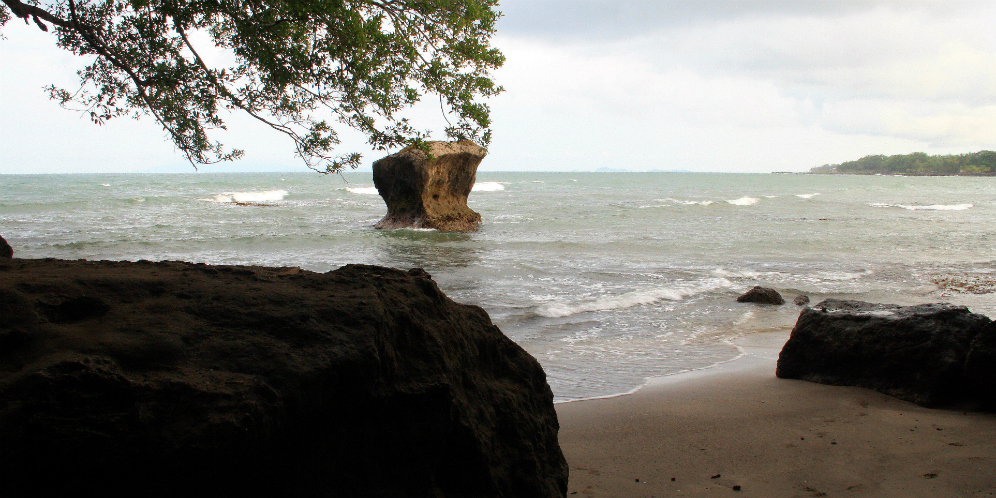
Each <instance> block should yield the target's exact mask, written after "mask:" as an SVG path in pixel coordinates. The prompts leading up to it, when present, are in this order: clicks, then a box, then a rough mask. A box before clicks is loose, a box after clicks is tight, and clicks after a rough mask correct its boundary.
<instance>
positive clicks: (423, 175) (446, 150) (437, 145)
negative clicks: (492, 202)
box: [373, 142, 487, 232]
mask: <svg viewBox="0 0 996 498" xmlns="http://www.w3.org/2000/svg"><path fill="white" fill-rule="evenodd" d="M428 147H429V154H431V156H432V157H431V159H430V156H429V155H427V154H426V153H425V151H423V150H422V149H420V148H418V147H415V146H411V147H408V148H406V149H404V150H402V151H401V152H398V153H397V154H393V155H390V156H387V157H385V158H383V159H380V160H378V161H376V162H374V163H373V180H374V185H375V186H376V187H377V192H379V193H380V196H381V197H383V198H384V202H385V203H386V204H387V215H386V216H384V218H383V219H381V220H380V221H379V222H378V223H377V225H376V227H377V228H384V229H394V228H435V229H437V230H442V231H447V232H472V231H474V230H477V227H478V226H479V225H480V224H481V215H480V214H478V213H476V212H475V211H474V210H472V209H470V208H469V207H467V197H468V196H469V195H470V191H471V190H472V189H473V188H474V182H475V181H476V178H477V167H478V166H479V165H480V164H481V161H482V160H483V159H484V156H485V155H487V152H486V151H485V150H484V149H482V148H481V147H479V146H477V145H476V144H474V143H473V142H456V143H452V142H428Z"/></svg>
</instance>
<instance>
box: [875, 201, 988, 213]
mask: <svg viewBox="0 0 996 498" xmlns="http://www.w3.org/2000/svg"><path fill="white" fill-rule="evenodd" d="M870 206H871V207H880V208H893V207H894V208H901V209H908V210H910V211H965V210H967V209H972V208H973V207H975V205H974V204H932V205H930V206H917V205H911V204H886V203H884V202H876V203H874V204H870Z"/></svg>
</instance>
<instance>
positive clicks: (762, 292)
mask: <svg viewBox="0 0 996 498" xmlns="http://www.w3.org/2000/svg"><path fill="white" fill-rule="evenodd" d="M737 302H738V303H758V304H776V305H778V304H785V299H784V298H783V297H782V295H781V294H779V293H778V291H776V290H775V289H769V288H767V287H761V286H759V285H758V286H755V287H754V288H753V289H751V290H749V291H747V292H745V293H744V294H743V295H741V296H740V297H738V298H737Z"/></svg>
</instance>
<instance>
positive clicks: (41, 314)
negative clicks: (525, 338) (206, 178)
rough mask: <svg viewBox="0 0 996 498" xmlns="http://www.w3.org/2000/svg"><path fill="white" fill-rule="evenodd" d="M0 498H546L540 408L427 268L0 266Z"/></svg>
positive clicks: (547, 427) (563, 474)
mask: <svg viewBox="0 0 996 498" xmlns="http://www.w3.org/2000/svg"><path fill="white" fill-rule="evenodd" d="M0 392H2V393H3V395H2V396H0V448H2V451H0V468H2V469H3V470H2V477H0V496H5V497H18V496H69V495H73V496H75V495H79V496H87V495H95V496H364V497H381V496H383V497H423V496H431V497H448V496H458V497H496V496H504V497H519V496H530V497H533V496H535V497H552V496H564V495H565V494H566V486H567V473H568V468H567V464H566V462H565V460H564V457H563V454H562V453H561V451H560V447H559V445H558V442H557V431H558V423H557V415H556V412H555V411H554V407H553V395H552V393H551V391H550V388H549V385H548V384H547V382H546V376H545V374H544V373H543V371H542V369H541V368H540V366H539V364H538V363H537V362H536V360H535V359H533V358H532V357H531V356H530V355H529V354H528V353H526V352H525V351H524V350H522V349H521V348H520V347H519V346H518V345H516V344H515V343H514V342H512V341H511V340H510V339H508V338H507V337H506V336H505V335H504V334H502V333H501V331H500V330H498V328H497V327H495V326H494V325H493V324H492V323H491V320H490V319H489V317H488V315H487V313H485V312H484V310H482V309H480V308H478V307H476V306H467V305H461V304H457V303H455V302H453V301H451V300H450V299H449V298H447V297H446V296H445V295H443V293H442V292H440V290H439V289H438V287H437V286H436V284H435V283H434V282H433V281H432V280H431V278H430V277H429V275H428V274H426V273H425V272H424V271H422V270H419V269H415V270H411V271H408V272H403V271H400V270H393V269H387V268H380V267H371V266H346V267H343V268H340V269H339V270H335V271H332V272H329V273H325V274H318V273H312V272H308V271H302V270H300V269H298V268H257V267H237V266H206V265H202V264H189V263H178V262H163V263H151V262H141V261H140V262H137V263H129V262H87V261H61V260H24V259H12V260H0Z"/></svg>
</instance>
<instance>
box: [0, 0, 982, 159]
mask: <svg viewBox="0 0 996 498" xmlns="http://www.w3.org/2000/svg"><path fill="white" fill-rule="evenodd" d="M501 10H502V12H503V13H504V17H503V19H502V20H501V22H500V24H499V35H498V37H497V38H496V39H495V40H494V43H495V45H496V46H498V47H499V48H501V49H502V51H503V52H504V53H505V55H506V57H507V58H508V61H507V63H506V65H505V67H503V68H502V69H500V70H499V71H498V72H497V73H496V77H497V79H498V81H499V83H501V84H502V85H503V86H504V87H505V89H506V92H505V93H504V94H502V95H501V96H499V97H497V98H495V99H492V100H491V101H490V104H491V106H492V109H493V118H494V141H493V143H492V146H491V148H490V155H489V156H488V158H486V159H485V161H484V163H482V165H481V170H517V171H558V170H567V171H571V170H595V169H598V168H615V169H629V170H667V171H672V170H682V171H723V172H771V171H806V170H808V169H810V168H812V167H814V166H819V165H822V164H827V163H838V162H842V161H846V160H850V159H857V158H859V157H862V156H865V155H869V154H902V153H909V152H917V151H922V152H927V153H928V154H952V153H963V152H974V151H978V150H982V149H990V150H993V149H996V30H994V29H993V26H996V2H993V1H991V0H984V1H961V0H942V1H915V0H913V1H885V0H882V1H876V0H843V1H833V0H822V1H808V0H769V1H765V0H757V1H750V2H747V1H734V0H656V1H652V0H504V1H503V2H501ZM3 34H4V35H5V36H6V38H7V39H6V40H3V41H0V116H2V119H0V173H48V172H132V171H145V170H149V169H150V168H156V169H159V170H169V169H171V168H172V169H178V170H180V171H187V170H191V171H192V168H191V167H190V166H189V165H188V164H185V163H184V161H183V157H182V155H180V154H179V153H178V152H176V151H175V150H174V148H173V146H172V145H171V144H170V143H168V142H165V141H164V136H163V132H162V131H161V130H160V129H159V128H158V127H157V126H156V124H155V123H154V122H152V121H151V120H146V121H137V122H136V121H132V120H119V121H117V122H111V123H109V124H107V125H105V126H102V127H98V126H95V125H92V124H90V123H89V121H88V120H87V119H86V118H85V117H83V116H81V115H79V114H78V113H74V112H70V111H65V110H62V109H61V108H59V107H58V106H57V105H56V104H55V103H53V102H51V101H48V100H47V98H46V97H45V95H44V93H43V92H42V90H41V87H42V86H44V85H46V84H49V83H56V84H61V85H64V86H66V87H71V86H72V85H73V81H74V78H75V70H76V69H78V68H79V67H81V63H80V61H78V60H75V59H73V58H72V57H70V56H68V55H66V54H64V53H60V51H59V50H58V49H55V48H54V42H53V41H52V40H51V36H50V35H47V34H45V33H42V32H41V31H39V30H38V29H36V28H34V27H33V26H25V25H24V24H23V23H22V22H19V21H16V20H14V21H11V22H10V23H8V25H7V26H6V27H4V29H3ZM414 112H415V115H416V116H417V117H419V118H421V119H430V120H432V122H434V123H435V124H437V128H438V129H439V130H441V129H442V127H441V126H438V125H442V124H443V122H442V119H441V118H440V117H439V116H438V112H435V113H433V112H431V111H426V110H422V109H419V110H416V111H414ZM230 128H232V131H230V132H229V133H227V134H226V136H225V137H223V139H222V140H223V141H226V145H233V146H238V147H241V148H245V149H246V159H245V160H243V161H241V162H240V163H237V164H235V165H227V166H224V167H217V166H214V167H212V166H205V167H202V168H201V170H202V171H217V170H226V171H230V170H233V169H236V170H261V169H262V170H295V171H307V170H306V169H305V167H304V166H303V165H302V164H301V163H300V162H299V160H297V159H295V158H294V157H293V154H292V148H291V146H290V144H289V143H286V141H285V139H284V138H283V137H282V136H280V135H276V134H273V133H271V132H268V131H266V130H262V129H260V128H259V127H257V126H256V125H255V124H253V123H251V122H249V121H248V120H245V119H234V120H233V121H232V122H231V124H230ZM351 140H352V142H351V143H350V144H349V146H351V147H350V149H349V150H359V151H360V152H364V157H365V159H366V161H365V162H366V163H367V165H366V166H364V167H365V168H369V163H370V162H372V161H373V160H375V159H377V158H379V157H381V156H383V155H384V153H380V152H368V151H365V150H364V149H363V147H362V139H360V138H359V137H353V138H351ZM343 152H346V150H343Z"/></svg>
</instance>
